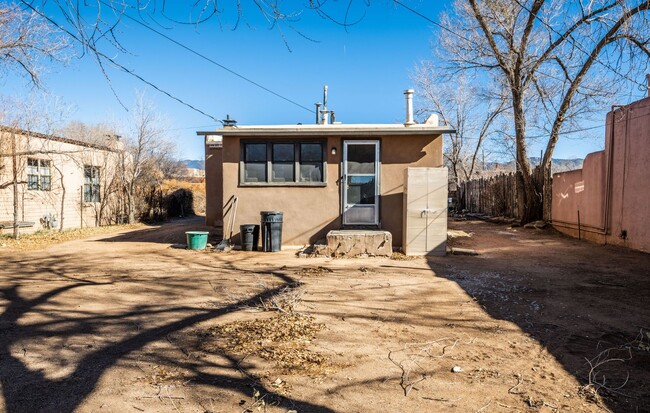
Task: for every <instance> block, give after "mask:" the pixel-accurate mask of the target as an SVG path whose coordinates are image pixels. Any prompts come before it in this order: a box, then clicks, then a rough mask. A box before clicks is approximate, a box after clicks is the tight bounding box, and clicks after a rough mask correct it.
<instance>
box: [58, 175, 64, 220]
mask: <svg viewBox="0 0 650 413" xmlns="http://www.w3.org/2000/svg"><path fill="white" fill-rule="evenodd" d="M59 174H61V214H60V216H59V232H61V231H63V220H64V219H65V184H64V183H63V171H59Z"/></svg>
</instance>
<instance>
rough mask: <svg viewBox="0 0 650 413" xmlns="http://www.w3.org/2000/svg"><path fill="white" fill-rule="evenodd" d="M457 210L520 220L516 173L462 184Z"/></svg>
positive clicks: (459, 189)
mask: <svg viewBox="0 0 650 413" xmlns="http://www.w3.org/2000/svg"><path fill="white" fill-rule="evenodd" d="M457 209H461V210H466V211H467V212H474V213H481V214H487V215H490V216H494V217H508V218H519V214H518V208H517V176H516V175H515V174H514V173H508V174H502V175H496V176H493V177H490V178H480V179H475V180H472V181H465V182H461V183H460V184H459V185H458V206H457Z"/></svg>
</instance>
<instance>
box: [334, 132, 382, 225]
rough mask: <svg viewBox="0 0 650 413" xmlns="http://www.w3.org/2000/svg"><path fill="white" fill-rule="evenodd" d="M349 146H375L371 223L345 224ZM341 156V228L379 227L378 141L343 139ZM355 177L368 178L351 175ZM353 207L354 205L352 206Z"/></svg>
mask: <svg viewBox="0 0 650 413" xmlns="http://www.w3.org/2000/svg"><path fill="white" fill-rule="evenodd" d="M349 145H375V174H374V176H375V204H374V220H373V222H347V221H346V211H347V210H348V209H349V207H348V204H347V186H348V166H347V158H348V146H349ZM342 146H343V155H342V157H341V223H342V225H343V226H373V227H379V225H380V220H379V213H380V206H379V201H380V199H381V197H380V190H381V158H380V156H381V141H380V140H379V139H343V142H342ZM353 175H355V176H364V175H366V176H369V174H353ZM353 205H354V204H353Z"/></svg>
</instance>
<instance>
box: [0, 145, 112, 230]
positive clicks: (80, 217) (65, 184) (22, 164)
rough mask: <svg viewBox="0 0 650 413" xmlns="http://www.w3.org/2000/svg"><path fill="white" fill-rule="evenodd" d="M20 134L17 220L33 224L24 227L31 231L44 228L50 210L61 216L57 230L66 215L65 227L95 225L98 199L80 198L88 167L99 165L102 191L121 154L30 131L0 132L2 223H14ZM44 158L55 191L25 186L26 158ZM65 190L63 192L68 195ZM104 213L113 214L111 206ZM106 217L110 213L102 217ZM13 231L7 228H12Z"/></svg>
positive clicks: (0, 207) (0, 211)
mask: <svg viewBox="0 0 650 413" xmlns="http://www.w3.org/2000/svg"><path fill="white" fill-rule="evenodd" d="M14 135H15V138H16V153H18V154H19V156H18V157H17V169H18V176H19V181H20V184H19V185H18V214H19V221H29V222H35V225H34V226H33V227H30V228H21V232H23V233H29V232H34V231H37V230H40V229H42V228H43V226H42V225H41V222H40V220H41V218H43V216H44V215H46V214H54V215H56V216H57V220H58V223H57V228H59V226H58V224H60V221H61V219H63V226H64V229H71V228H79V227H81V226H83V227H91V226H95V225H96V223H97V220H96V217H97V216H98V213H99V207H100V204H99V203H95V202H82V189H81V188H82V187H83V185H84V165H92V166H97V167H99V168H100V185H101V188H100V192H102V193H103V192H104V190H105V189H106V188H107V185H108V182H107V181H106V178H107V176H112V174H113V173H114V171H115V168H117V167H118V162H119V155H118V153H116V152H110V151H103V150H98V149H93V148H89V147H86V146H81V145H74V144H71V143H66V142H59V141H53V140H48V139H44V138H40V137H33V136H28V135H20V134H11V133H8V132H0V139H2V145H0V187H2V186H4V185H7V184H8V186H6V187H4V188H2V189H0V221H13V219H14V216H13V215H14V208H13V204H14V195H13V185H11V184H10V183H11V182H13V179H12V156H11V140H12V139H13V138H14ZM28 158H34V159H44V160H49V161H50V165H51V168H50V176H51V190H49V191H40V190H29V189H27V185H26V181H27V159H28ZM64 190H65V193H64ZM108 208H109V207H107V209H106V210H105V214H111V211H110V209H108ZM104 216H106V215H104ZM11 231H12V230H11V229H7V230H5V232H11Z"/></svg>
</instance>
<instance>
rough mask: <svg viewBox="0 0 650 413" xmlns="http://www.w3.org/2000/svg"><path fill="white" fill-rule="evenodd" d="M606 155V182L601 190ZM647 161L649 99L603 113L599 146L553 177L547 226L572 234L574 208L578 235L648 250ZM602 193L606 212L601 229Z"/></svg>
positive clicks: (574, 230) (649, 154)
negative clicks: (578, 187) (578, 164)
mask: <svg viewBox="0 0 650 413" xmlns="http://www.w3.org/2000/svg"><path fill="white" fill-rule="evenodd" d="M613 120H615V122H614V136H613V138H612V121H613ZM610 151H611V153H610ZM610 156H611V183H610V191H609V194H606V192H607V191H606V182H607V179H606V175H607V164H608V162H609V160H610ZM649 164H650V98H646V99H643V100H640V101H638V102H635V103H633V104H631V105H629V106H627V107H625V108H623V109H619V110H616V111H615V112H614V114H612V113H611V112H610V113H609V114H608V115H607V123H606V133H605V150H604V151H601V152H595V153H592V154H590V155H589V156H587V158H586V159H585V163H584V167H583V169H582V170H579V171H572V172H565V173H560V174H555V175H554V176H553V210H552V217H553V225H554V226H555V227H556V228H557V229H558V230H560V231H562V232H564V233H566V234H569V235H571V236H578V230H577V209H578V208H580V218H581V226H583V228H582V231H581V234H580V235H581V236H582V237H583V238H586V239H589V240H592V241H595V242H599V243H607V244H616V245H623V246H627V247H629V248H633V249H637V250H641V251H646V252H650V220H649V219H648V216H650V204H649V203H648V194H647V188H648V181H649V180H650V172H649V171H650V169H648V165H649ZM580 182H584V191H583V192H581V193H576V192H575V186H576V184H578V183H580ZM607 196H609V202H610V211H609V214H608V218H609V219H608V221H609V224H608V228H607V229H606V230H605V228H603V227H604V226H605V221H606V220H605V217H604V212H605V205H606V199H607ZM583 211H584V212H583ZM583 214H584V216H583ZM583 220H584V221H583ZM585 226H586V227H585ZM623 231H625V232H626V233H627V237H626V239H623V237H622V233H623Z"/></svg>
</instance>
